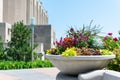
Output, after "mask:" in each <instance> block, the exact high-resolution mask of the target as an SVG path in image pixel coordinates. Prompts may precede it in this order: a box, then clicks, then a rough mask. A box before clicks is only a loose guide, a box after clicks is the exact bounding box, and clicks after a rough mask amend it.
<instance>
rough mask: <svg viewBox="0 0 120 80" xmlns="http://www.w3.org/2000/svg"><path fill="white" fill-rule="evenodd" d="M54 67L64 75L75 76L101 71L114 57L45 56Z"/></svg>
mask: <svg viewBox="0 0 120 80" xmlns="http://www.w3.org/2000/svg"><path fill="white" fill-rule="evenodd" d="M46 58H48V59H49V60H50V61H51V62H52V63H53V65H54V66H55V67H57V68H58V69H59V70H60V71H61V72H63V73H65V74H72V75H76V74H79V73H84V72H88V71H92V70H97V69H103V68H105V67H106V66H107V64H108V63H109V61H110V59H112V58H115V55H102V56H101V55H98V56H97V55H96V56H72V57H63V56H61V55H46Z"/></svg>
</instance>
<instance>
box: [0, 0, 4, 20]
mask: <svg viewBox="0 0 120 80" xmlns="http://www.w3.org/2000/svg"><path fill="white" fill-rule="evenodd" d="M0 22H3V0H0Z"/></svg>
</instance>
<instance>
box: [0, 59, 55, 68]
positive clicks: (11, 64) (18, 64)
mask: <svg viewBox="0 0 120 80" xmlns="http://www.w3.org/2000/svg"><path fill="white" fill-rule="evenodd" d="M44 67H53V65H52V63H51V62H50V61H49V60H44V61H42V60H35V61H31V62H24V61H0V70H8V69H28V68H44Z"/></svg>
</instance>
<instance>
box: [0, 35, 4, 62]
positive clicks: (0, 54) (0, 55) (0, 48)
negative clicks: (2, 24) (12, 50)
mask: <svg viewBox="0 0 120 80" xmlns="http://www.w3.org/2000/svg"><path fill="white" fill-rule="evenodd" d="M3 59H4V47H3V42H2V38H1V36H0V60H3Z"/></svg>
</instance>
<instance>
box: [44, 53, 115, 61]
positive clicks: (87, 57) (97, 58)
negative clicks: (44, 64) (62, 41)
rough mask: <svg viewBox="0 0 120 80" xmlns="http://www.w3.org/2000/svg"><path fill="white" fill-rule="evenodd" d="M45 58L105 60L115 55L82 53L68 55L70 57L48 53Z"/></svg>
mask: <svg viewBox="0 0 120 80" xmlns="http://www.w3.org/2000/svg"><path fill="white" fill-rule="evenodd" d="M45 57H46V58H48V59H57V60H106V59H112V58H115V55H114V54H113V55H90V56H86V55H82V56H70V57H63V56H61V55H50V54H46V55H45Z"/></svg>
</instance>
